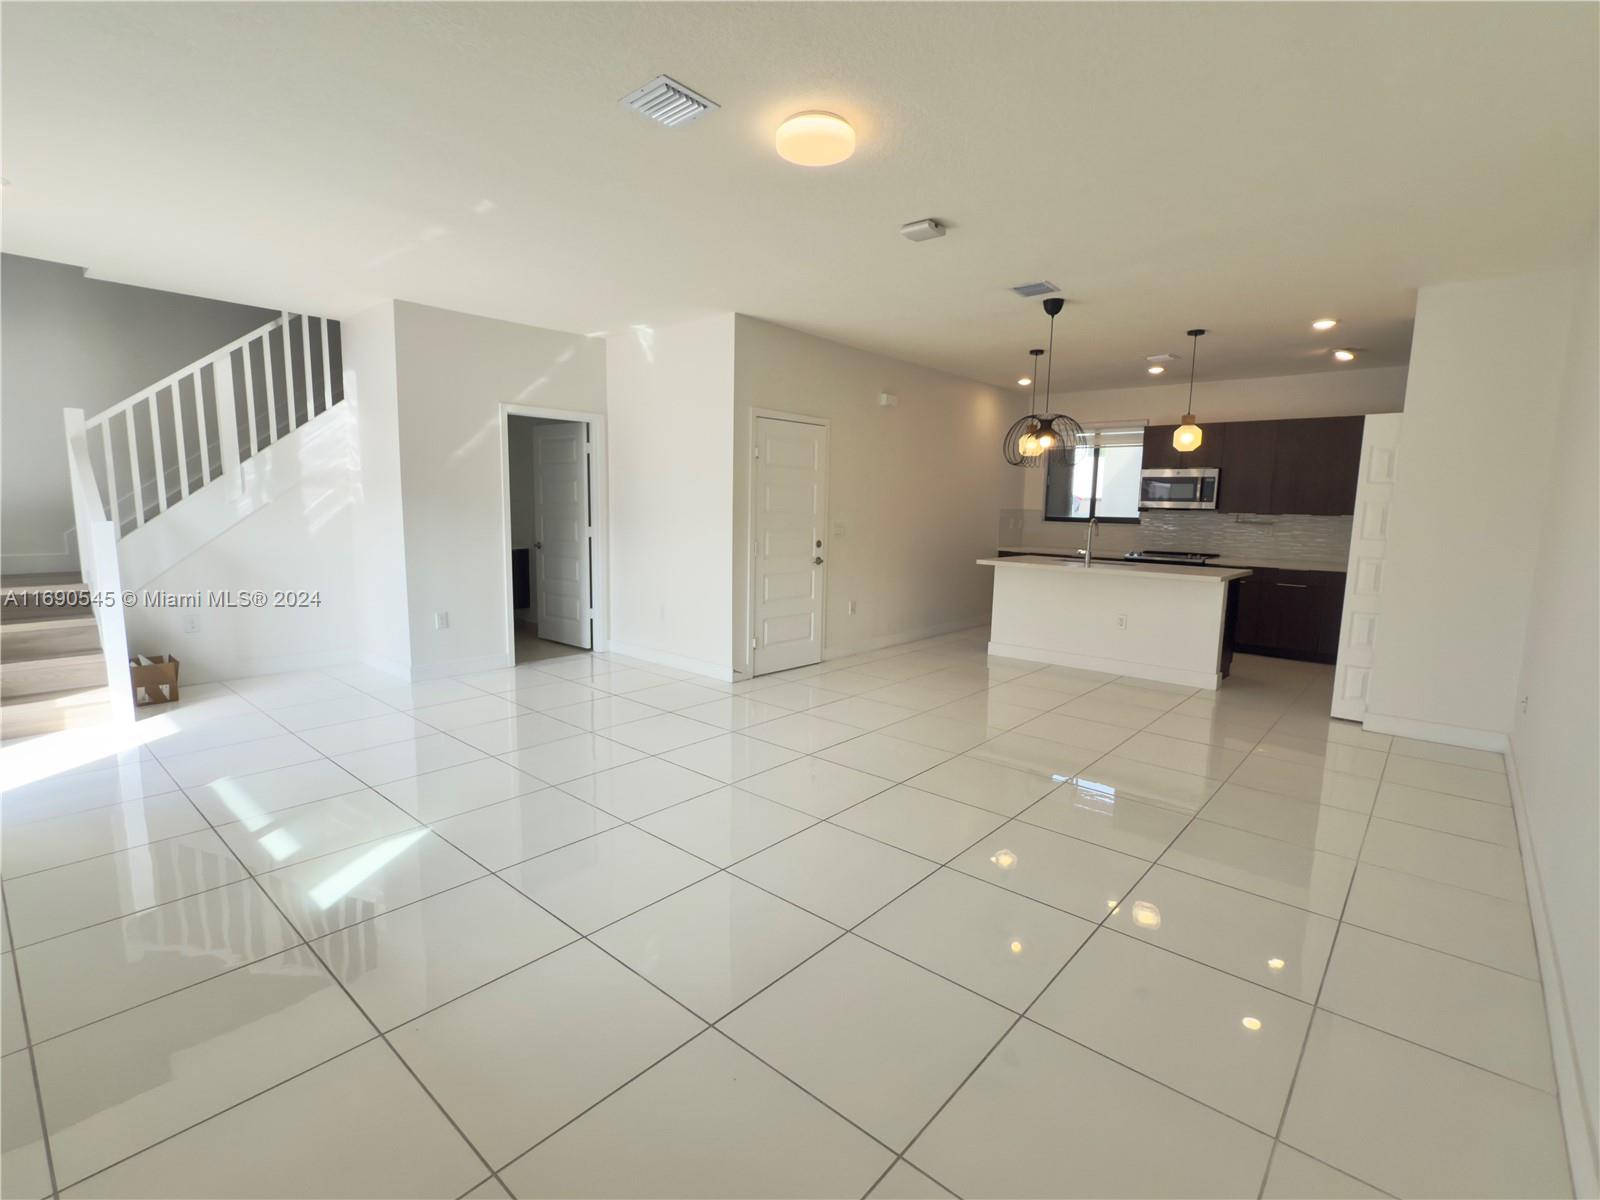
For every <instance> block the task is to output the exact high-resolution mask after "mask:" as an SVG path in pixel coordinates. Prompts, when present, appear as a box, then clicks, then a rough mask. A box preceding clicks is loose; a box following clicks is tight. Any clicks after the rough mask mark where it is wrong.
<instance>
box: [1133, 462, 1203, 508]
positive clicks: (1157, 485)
mask: <svg viewBox="0 0 1600 1200" xmlns="http://www.w3.org/2000/svg"><path fill="white" fill-rule="evenodd" d="M1216 506H1217V468H1215V467H1172V468H1162V469H1155V468H1151V469H1150V470H1146V471H1140V472H1139V507H1140V508H1215V507H1216Z"/></svg>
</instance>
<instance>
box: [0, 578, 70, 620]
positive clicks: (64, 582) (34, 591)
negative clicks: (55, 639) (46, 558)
mask: <svg viewBox="0 0 1600 1200" xmlns="http://www.w3.org/2000/svg"><path fill="white" fill-rule="evenodd" d="M88 604H89V589H88V587H86V586H85V585H84V582H83V579H82V577H81V576H79V575H78V574H76V573H73V574H66V573H60V574H50V575H11V576H6V577H0V622H4V623H6V624H12V623H16V622H22V621H36V620H39V619H40V618H42V617H58V616H64V615H68V614H71V615H74V616H81V615H84V614H85V613H87V612H88V611H89V609H88Z"/></svg>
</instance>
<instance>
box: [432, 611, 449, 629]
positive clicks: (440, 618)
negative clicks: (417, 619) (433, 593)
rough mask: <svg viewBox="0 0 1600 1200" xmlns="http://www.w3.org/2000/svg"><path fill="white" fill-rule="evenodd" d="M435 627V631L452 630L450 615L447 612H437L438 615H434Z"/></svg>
mask: <svg viewBox="0 0 1600 1200" xmlns="http://www.w3.org/2000/svg"><path fill="white" fill-rule="evenodd" d="M433 627H434V628H435V629H449V628H450V614H449V613H447V612H436V613H434V614H433Z"/></svg>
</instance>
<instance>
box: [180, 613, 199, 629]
mask: <svg viewBox="0 0 1600 1200" xmlns="http://www.w3.org/2000/svg"><path fill="white" fill-rule="evenodd" d="M183 631H184V632H185V633H199V632H200V618H199V617H197V616H195V615H194V614H193V613H184V614H183Z"/></svg>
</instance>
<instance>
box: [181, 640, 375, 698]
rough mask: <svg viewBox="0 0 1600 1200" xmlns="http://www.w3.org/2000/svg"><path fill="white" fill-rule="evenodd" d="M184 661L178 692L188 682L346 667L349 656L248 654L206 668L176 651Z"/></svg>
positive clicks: (329, 653) (342, 653)
mask: <svg viewBox="0 0 1600 1200" xmlns="http://www.w3.org/2000/svg"><path fill="white" fill-rule="evenodd" d="M177 658H178V661H179V663H180V664H181V669H180V677H179V680H178V693H179V695H182V694H183V688H184V685H185V684H190V683H219V682H221V681H222V680H225V679H248V678H250V677H251V676H253V675H279V674H282V673H284V672H286V671H320V670H323V669H324V668H326V667H338V666H343V665H345V664H346V663H348V662H349V661H350V655H349V653H348V652H347V651H343V650H329V651H317V652H314V653H310V654H270V655H259V654H246V655H240V656H239V657H236V658H228V659H226V660H224V661H222V662H221V663H210V664H208V665H206V666H204V667H191V666H190V662H191V660H190V659H188V658H185V657H184V654H183V651H182V650H181V649H179V650H178V651H177Z"/></svg>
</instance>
